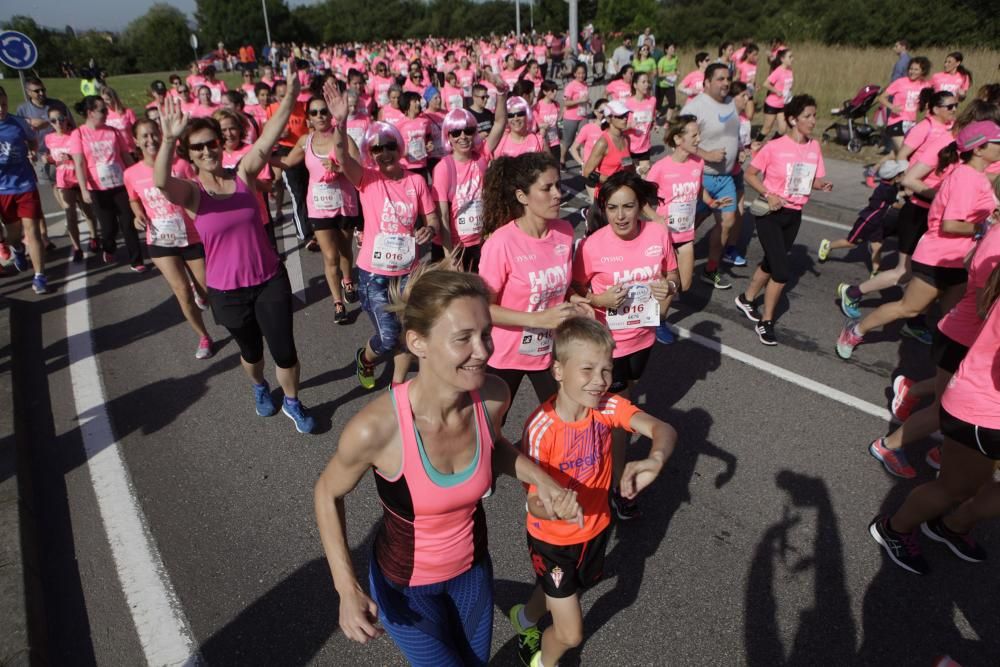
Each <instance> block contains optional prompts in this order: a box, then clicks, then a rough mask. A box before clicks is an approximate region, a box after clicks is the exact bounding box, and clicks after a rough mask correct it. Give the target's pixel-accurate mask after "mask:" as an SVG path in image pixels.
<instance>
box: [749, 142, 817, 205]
mask: <svg viewBox="0 0 1000 667" xmlns="http://www.w3.org/2000/svg"><path fill="white" fill-rule="evenodd" d="M750 164H751V165H752V166H754V167H756V168H757V169H759V170H760V171H761V172H762V173H763V174H764V179H763V180H764V187H766V188H767V191H768V192H770V193H773V194H776V195H778V196H779V197H781V198H782V199H784V200H785V201H784V204H783V205H784V207H785V208H790V209H792V210H795V211H801V210H802V207H803V206H805V204H806V202H807V201H809V195H810V193H812V186H813V181H814V180H815V179H817V178H823V177H824V176H826V167H825V166H824V164H823V153H822V152H821V151H820V147H819V142H817V141H816V140H815V139H809V140H808V141H806V143H804V144H799V143H795V141H793V140H792V138H791V137H789V136H788V135H785V136H783V137H780V138H778V139H775V140H773V141H769V142H767V143H766V144H764V147H763V148H761V149H760V150H759V151H758V152H757V155H755V156H754V157H753V159H752V160H751V161H750Z"/></svg>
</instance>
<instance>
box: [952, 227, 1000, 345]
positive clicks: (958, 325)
mask: <svg viewBox="0 0 1000 667" xmlns="http://www.w3.org/2000/svg"><path fill="white" fill-rule="evenodd" d="M998 264H1000V225H991V226H990V228H989V230H988V231H987V232H986V235H985V236H983V238H982V239H980V240H979V243H978V245H977V246H976V250H975V253H974V254H973V255H972V261H970V262H969V282H967V283H966V285H965V294H964V295H962V300H961V301H959V302H958V303H956V304H955V307H954V308H952V309H951V310H950V311H948V313H947V314H946V315H945V316H944V317H942V318H941V321H939V322H938V331H940V332H941V333H943V334H944V335H945V336H947V337H948V338H950V339H952V340H953V341H955V342H956V343H960V344H962V345H964V346H966V347H969V346H970V345H972V342H973V341H974V340H976V334H977V333H979V329H980V328H981V327H982V326H983V321H982V320H981V319H979V310H978V303H977V302H978V299H979V290H981V289H983V287H985V286H986V280H987V279H988V278H989V277H990V274H991V273H993V269H995V268H996V267H997V265H998Z"/></svg>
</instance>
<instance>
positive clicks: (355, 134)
mask: <svg viewBox="0 0 1000 667" xmlns="http://www.w3.org/2000/svg"><path fill="white" fill-rule="evenodd" d="M347 136H349V137H350V138H351V141H353V142H354V145H355V146H358V147H359V148H360V147H361V140H362V139H364V138H365V129H364V128H363V127H349V128H347Z"/></svg>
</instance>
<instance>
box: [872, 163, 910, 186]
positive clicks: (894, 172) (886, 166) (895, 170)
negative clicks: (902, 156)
mask: <svg viewBox="0 0 1000 667" xmlns="http://www.w3.org/2000/svg"><path fill="white" fill-rule="evenodd" d="M909 166H910V164H909V163H908V162H907V161H906V160H886V161H885V162H883V163H882V166H881V167H879V168H878V177H879V178H881V179H882V180H883V181H888V180H891V179H893V178H896V177H897V176H899V175H900V174H902V173H903V172H904V171H906V170H907V168H909Z"/></svg>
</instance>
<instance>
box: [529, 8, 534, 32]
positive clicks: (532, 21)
mask: <svg viewBox="0 0 1000 667" xmlns="http://www.w3.org/2000/svg"><path fill="white" fill-rule="evenodd" d="M528 9H529V10H530V15H531V34H535V0H528Z"/></svg>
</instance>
